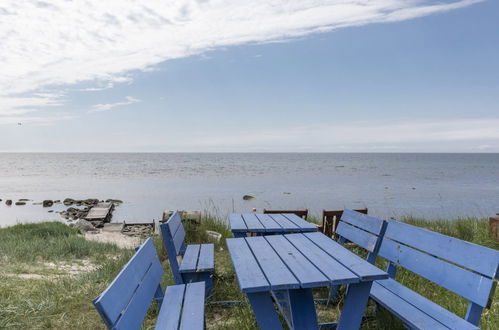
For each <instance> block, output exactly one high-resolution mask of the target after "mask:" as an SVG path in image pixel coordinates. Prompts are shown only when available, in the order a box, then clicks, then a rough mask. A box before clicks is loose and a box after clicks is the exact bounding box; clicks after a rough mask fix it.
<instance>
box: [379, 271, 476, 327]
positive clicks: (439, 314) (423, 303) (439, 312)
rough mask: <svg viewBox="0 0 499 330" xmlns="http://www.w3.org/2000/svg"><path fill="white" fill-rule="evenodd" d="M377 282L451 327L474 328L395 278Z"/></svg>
mask: <svg viewBox="0 0 499 330" xmlns="http://www.w3.org/2000/svg"><path fill="white" fill-rule="evenodd" d="M376 283H377V284H379V285H381V286H383V287H384V288H385V289H387V290H389V291H391V292H392V293H394V294H395V295H397V296H399V297H400V298H402V299H403V300H405V301H407V302H408V303H410V304H411V305H413V306H414V307H416V308H417V309H419V310H421V311H423V312H424V313H425V314H427V315H429V316H430V317H432V318H434V319H435V320H437V321H438V322H440V323H442V324H444V325H445V326H447V327H448V328H449V329H471V328H474V327H473V325H471V324H470V323H469V322H467V321H465V320H463V319H462V318H460V317H459V316H457V315H456V314H454V313H451V312H449V311H448V310H446V309H445V308H443V307H441V306H440V305H437V304H435V303H434V302H433V301H431V300H428V299H427V298H425V297H423V296H421V295H420V294H418V293H416V292H414V291H412V290H411V289H409V288H407V287H405V286H403V285H402V284H400V283H399V282H397V281H395V280H393V279H387V280H381V281H376Z"/></svg>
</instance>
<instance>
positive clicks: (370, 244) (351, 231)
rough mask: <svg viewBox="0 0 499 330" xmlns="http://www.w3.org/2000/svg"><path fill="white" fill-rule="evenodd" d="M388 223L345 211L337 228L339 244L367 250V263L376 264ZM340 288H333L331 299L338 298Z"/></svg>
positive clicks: (351, 211) (362, 214)
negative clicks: (352, 245) (347, 243)
mask: <svg viewBox="0 0 499 330" xmlns="http://www.w3.org/2000/svg"><path fill="white" fill-rule="evenodd" d="M385 229H386V221H384V220H381V219H378V218H375V217H372V216H369V215H367V214H364V213H360V212H357V211H353V210H348V209H346V210H344V211H343V214H342V216H341V218H340V221H339V223H338V227H337V228H336V234H337V235H338V236H339V237H338V243H340V244H341V245H343V244H345V243H346V242H352V243H355V244H356V245H358V246H359V247H362V248H364V249H365V250H367V261H368V262H370V263H371V264H374V263H375V261H376V255H377V254H378V251H379V248H380V245H381V241H382V238H383V234H384V232H385ZM337 291H338V287H335V286H333V287H331V290H330V294H329V298H330V299H334V298H336V297H337Z"/></svg>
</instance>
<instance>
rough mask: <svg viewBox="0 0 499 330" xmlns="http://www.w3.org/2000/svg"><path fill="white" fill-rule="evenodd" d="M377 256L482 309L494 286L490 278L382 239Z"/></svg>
mask: <svg viewBox="0 0 499 330" xmlns="http://www.w3.org/2000/svg"><path fill="white" fill-rule="evenodd" d="M379 255H380V256H382V257H383V258H385V259H388V260H390V261H392V262H393V263H395V264H397V265H400V266H402V267H404V268H407V269H408V270H410V271H412V272H414V273H416V274H419V275H421V276H422V277H424V278H426V279H429V280H431V281H432V282H434V283H436V284H438V285H440V286H442V287H444V288H447V289H449V290H450V291H453V292H455V293H457V294H458V295H460V296H462V297H464V298H466V299H468V300H471V301H473V302H475V303H477V304H478V305H480V306H482V307H486V306H487V305H488V301H489V298H490V294H491V290H492V287H493V285H494V280H493V279H490V278H488V277H485V276H483V275H480V274H477V273H472V272H470V271H468V270H465V269H463V268H460V267H458V266H456V265H453V264H449V263H447V262H445V261H444V260H441V259H437V258H435V257H434V256H431V255H429V254H426V253H423V252H421V251H418V250H415V249H413V248H411V247H408V246H406V245H403V244H400V243H397V242H395V241H392V240H391V239H387V238H386V237H385V238H384V239H383V242H382V243H381V248H380V250H379Z"/></svg>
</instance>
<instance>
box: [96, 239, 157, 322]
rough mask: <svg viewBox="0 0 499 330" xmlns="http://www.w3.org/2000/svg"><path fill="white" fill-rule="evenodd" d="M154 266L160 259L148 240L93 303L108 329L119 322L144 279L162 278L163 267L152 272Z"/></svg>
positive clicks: (152, 294)
mask: <svg viewBox="0 0 499 330" xmlns="http://www.w3.org/2000/svg"><path fill="white" fill-rule="evenodd" d="M153 264H154V265H156V266H157V265H158V264H159V259H158V256H157V254H156V249H155V247H154V244H153V242H152V239H151V238H148V239H147V240H146V241H145V242H144V244H142V246H141V247H140V248H139V249H138V251H137V252H136V253H135V255H134V256H133V257H132V258H131V259H130V261H129V262H128V263H127V264H126V265H125V266H124V267H123V269H122V270H121V271H120V273H119V274H118V275H117V276H116V278H115V279H114V280H113V281H112V282H111V284H110V285H109V286H108V287H107V288H106V290H104V291H103V292H102V293H101V294H100V295H99V297H97V298H96V299H95V300H94V301H93V304H94V306H95V308H96V309H97V310H98V311H99V314H100V315H101V316H102V318H103V321H104V323H105V324H106V325H107V326H108V327H111V326H112V325H114V324H115V323H116V322H117V321H118V319H119V317H120V315H121V313H122V311H123V310H124V309H125V308H126V306H127V305H128V304H129V303H130V301H131V300H132V299H133V297H134V295H135V294H136V289H137V287H138V286H139V284H140V283H141V281H142V280H143V279H144V278H152V279H154V278H155V277H156V276H159V277H161V275H162V272H163V271H162V269H161V267H159V269H158V268H157V267H155V268H153V270H154V272H150V269H151V267H152V265H153ZM158 284H159V280H158V282H156V285H155V286H154V288H153V289H154V290H153V291H152V293H151V299H152V297H153V296H154V293H155V291H156V289H157V287H158Z"/></svg>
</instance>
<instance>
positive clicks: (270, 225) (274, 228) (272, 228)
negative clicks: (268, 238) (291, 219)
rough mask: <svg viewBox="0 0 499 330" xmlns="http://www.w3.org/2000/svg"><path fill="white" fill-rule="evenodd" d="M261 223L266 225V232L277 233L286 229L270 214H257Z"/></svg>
mask: <svg viewBox="0 0 499 330" xmlns="http://www.w3.org/2000/svg"><path fill="white" fill-rule="evenodd" d="M255 216H256V217H257V218H258V220H259V221H260V223H261V224H262V225H263V226H264V227H265V231H266V232H271V233H276V232H283V231H285V230H284V229H283V228H282V227H281V226H280V225H279V224H278V223H277V222H275V221H274V219H272V218H271V217H270V216H269V215H268V214H255Z"/></svg>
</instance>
